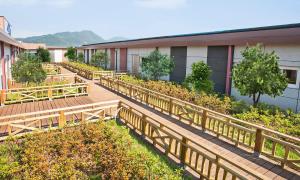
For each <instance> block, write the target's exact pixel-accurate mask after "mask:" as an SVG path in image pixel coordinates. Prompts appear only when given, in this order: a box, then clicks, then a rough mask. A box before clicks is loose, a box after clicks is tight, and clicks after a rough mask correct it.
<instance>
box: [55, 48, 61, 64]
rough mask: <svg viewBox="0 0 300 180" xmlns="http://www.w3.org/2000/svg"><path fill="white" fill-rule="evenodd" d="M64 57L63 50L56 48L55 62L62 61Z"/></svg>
mask: <svg viewBox="0 0 300 180" xmlns="http://www.w3.org/2000/svg"><path fill="white" fill-rule="evenodd" d="M62 59H63V51H62V50H54V62H62Z"/></svg>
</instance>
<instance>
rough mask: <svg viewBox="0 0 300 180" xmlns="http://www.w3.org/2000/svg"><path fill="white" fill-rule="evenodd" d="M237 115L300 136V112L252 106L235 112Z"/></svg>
mask: <svg viewBox="0 0 300 180" xmlns="http://www.w3.org/2000/svg"><path fill="white" fill-rule="evenodd" d="M234 116H235V117H237V118H239V119H242V120H245V121H248V122H251V123H256V124H259V125H264V126H266V127H268V128H271V129H274V130H276V131H279V132H282V133H285V134H289V135H293V136H297V137H299V136H300V114H296V113H293V112H291V111H285V112H283V111H280V110H274V111H273V110H272V109H271V110H270V109H266V110H264V109H260V108H255V107H250V110H249V111H247V112H244V113H239V114H235V115H234Z"/></svg>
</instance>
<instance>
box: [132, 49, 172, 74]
mask: <svg viewBox="0 0 300 180" xmlns="http://www.w3.org/2000/svg"><path fill="white" fill-rule="evenodd" d="M158 49H159V51H160V52H161V53H162V54H165V55H168V56H170V54H171V48H170V47H159V48H158ZM154 50H155V47H153V48H128V49H127V70H128V71H129V72H132V59H133V56H139V57H140V58H142V57H146V56H148V55H149V54H150V53H151V52H153V51H154ZM139 72H141V68H139ZM161 79H162V80H169V79H170V77H169V76H164V77H162V78H161Z"/></svg>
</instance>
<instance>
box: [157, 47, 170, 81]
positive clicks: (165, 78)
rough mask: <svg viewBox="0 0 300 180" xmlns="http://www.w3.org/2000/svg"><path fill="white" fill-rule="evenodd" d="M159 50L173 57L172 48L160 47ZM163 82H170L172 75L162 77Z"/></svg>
mask: <svg viewBox="0 0 300 180" xmlns="http://www.w3.org/2000/svg"><path fill="white" fill-rule="evenodd" d="M158 50H159V51H160V52H161V53H162V54H164V55H168V56H171V48H170V47H159V48H158ZM161 80H165V81H169V80H170V75H167V76H163V77H161Z"/></svg>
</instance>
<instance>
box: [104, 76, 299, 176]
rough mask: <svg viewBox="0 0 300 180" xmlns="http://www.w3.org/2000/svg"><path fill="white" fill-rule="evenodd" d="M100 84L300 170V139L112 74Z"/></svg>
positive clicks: (283, 164)
mask: <svg viewBox="0 0 300 180" xmlns="http://www.w3.org/2000/svg"><path fill="white" fill-rule="evenodd" d="M100 84H101V85H103V86H105V87H107V88H109V89H111V90H114V91H116V92H119V93H121V94H123V95H125V96H127V97H130V98H132V99H134V100H137V101H139V102H142V103H145V104H147V105H148V106H150V107H153V108H155V109H158V110H160V111H161V112H163V113H167V114H169V115H171V116H173V117H175V118H177V119H178V120H179V121H182V122H185V123H187V124H189V125H190V126H193V127H197V128H199V129H202V130H203V131H209V132H210V133H214V134H215V135H216V136H217V137H220V138H224V139H226V140H227V141H228V140H229V141H230V142H232V143H233V144H235V145H236V146H243V147H246V148H248V149H251V150H253V151H254V152H255V153H258V154H263V155H265V156H267V157H269V158H272V159H274V160H276V161H279V162H281V165H282V167H284V166H285V165H287V166H289V167H292V168H294V169H296V170H300V168H299V167H300V146H299V145H300V139H299V138H296V137H292V136H289V135H286V134H282V133H279V132H277V131H274V130H271V129H268V128H265V127H262V126H259V125H255V124H252V123H249V122H246V121H243V120H240V119H236V118H234V117H231V116H228V115H225V114H221V113H219V112H216V111H213V110H210V109H207V108H204V107H201V106H197V105H194V104H192V103H189V102H186V101H182V100H180V99H177V98H174V97H170V96H166V95H163V94H161V93H158V92H155V91H151V90H148V89H146V88H143V87H140V86H136V85H133V84H130V83H126V82H123V81H121V80H117V79H114V78H110V77H101V78H100Z"/></svg>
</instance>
